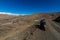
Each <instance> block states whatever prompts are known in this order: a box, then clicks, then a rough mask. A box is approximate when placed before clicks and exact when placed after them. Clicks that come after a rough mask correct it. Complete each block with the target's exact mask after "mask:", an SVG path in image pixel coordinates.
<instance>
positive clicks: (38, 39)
mask: <svg viewBox="0 0 60 40" xmlns="http://www.w3.org/2000/svg"><path fill="white" fill-rule="evenodd" d="M52 22H53V21H50V20H46V27H45V29H46V30H45V31H43V30H41V29H39V28H36V26H31V25H29V26H30V27H28V26H26V27H27V29H26V28H24V27H22V29H19V30H17V31H18V32H15V33H14V32H13V33H14V34H9V35H7V36H6V37H3V38H2V39H0V40H60V33H59V32H58V29H59V30H60V27H59V26H58V25H57V24H55V23H52ZM56 28H57V29H56ZM23 29H24V30H23ZM20 30H23V31H22V32H21V31H20Z"/></svg>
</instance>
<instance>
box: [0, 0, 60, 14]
mask: <svg viewBox="0 0 60 40" xmlns="http://www.w3.org/2000/svg"><path fill="white" fill-rule="evenodd" d="M42 12H48V13H49V12H60V1H59V0H0V14H10V15H30V14H36V13H42Z"/></svg>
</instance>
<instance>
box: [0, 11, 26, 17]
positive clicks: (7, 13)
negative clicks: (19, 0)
mask: <svg viewBox="0 0 60 40" xmlns="http://www.w3.org/2000/svg"><path fill="white" fill-rule="evenodd" d="M0 14H7V15H14V16H18V15H22V16H24V15H27V14H14V13H8V12H0Z"/></svg>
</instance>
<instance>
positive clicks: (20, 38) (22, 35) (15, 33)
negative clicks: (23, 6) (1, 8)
mask: <svg viewBox="0 0 60 40" xmlns="http://www.w3.org/2000/svg"><path fill="white" fill-rule="evenodd" d="M58 14H60V13H58ZM58 14H57V15H58ZM57 15H55V14H34V15H30V16H10V15H2V14H1V16H0V40H60V33H59V32H60V31H59V30H60V27H59V25H58V24H55V22H54V21H52V20H53V19H55V18H57ZM42 18H45V19H46V24H47V25H45V26H46V27H45V29H46V30H45V31H43V30H41V29H39V28H36V27H37V26H35V25H39V22H40V20H41V19H42ZM35 20H38V21H35ZM55 25H56V26H55Z"/></svg>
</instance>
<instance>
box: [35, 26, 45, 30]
mask: <svg viewBox="0 0 60 40" xmlns="http://www.w3.org/2000/svg"><path fill="white" fill-rule="evenodd" d="M35 27H36V28H38V29H40V30H42V31H45V27H44V25H35Z"/></svg>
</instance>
